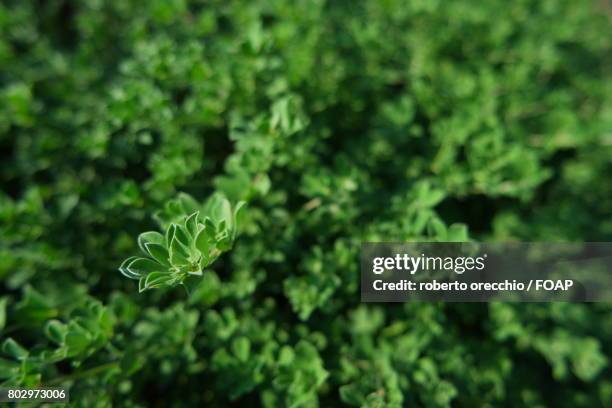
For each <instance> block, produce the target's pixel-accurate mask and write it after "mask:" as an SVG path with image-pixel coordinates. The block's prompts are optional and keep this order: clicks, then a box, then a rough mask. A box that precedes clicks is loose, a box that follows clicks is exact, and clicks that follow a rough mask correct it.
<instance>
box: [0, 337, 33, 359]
mask: <svg viewBox="0 0 612 408" xmlns="http://www.w3.org/2000/svg"><path fill="white" fill-rule="evenodd" d="M2 351H3V352H5V353H6V354H8V355H10V356H11V357H13V358H15V359H17V360H23V359H25V358H26V357H27V356H28V350H26V349H25V348H23V347H22V346H21V345H20V344H19V343H17V342H16V341H15V340H13V339H12V338H11V337H9V338H8V339H6V340H4V343H2Z"/></svg>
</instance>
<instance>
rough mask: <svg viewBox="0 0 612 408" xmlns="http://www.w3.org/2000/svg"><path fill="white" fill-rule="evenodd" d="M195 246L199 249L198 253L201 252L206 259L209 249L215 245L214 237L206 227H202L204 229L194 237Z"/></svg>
mask: <svg viewBox="0 0 612 408" xmlns="http://www.w3.org/2000/svg"><path fill="white" fill-rule="evenodd" d="M195 246H196V249H197V250H198V251H200V254H202V256H203V257H204V258H206V259H208V256H209V254H210V251H211V250H212V249H213V248H214V246H215V243H214V237H213V236H211V234H210V229H209V228H208V227H204V229H202V230H201V231H200V233H199V234H198V236H197V238H196V241H195Z"/></svg>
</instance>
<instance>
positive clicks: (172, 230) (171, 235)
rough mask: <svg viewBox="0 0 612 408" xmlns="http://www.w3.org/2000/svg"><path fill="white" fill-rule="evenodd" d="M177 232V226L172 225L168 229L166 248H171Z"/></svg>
mask: <svg viewBox="0 0 612 408" xmlns="http://www.w3.org/2000/svg"><path fill="white" fill-rule="evenodd" d="M175 231H176V224H170V226H168V229H167V230H166V247H170V243H171V242H172V238H174V233H175Z"/></svg>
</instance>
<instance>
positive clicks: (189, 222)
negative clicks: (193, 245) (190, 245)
mask: <svg viewBox="0 0 612 408" xmlns="http://www.w3.org/2000/svg"><path fill="white" fill-rule="evenodd" d="M198 215H199V211H196V212H194V213H193V214H191V215H190V216H189V217H187V219H186V220H185V228H186V229H187V232H188V233H189V235H190V236H191V238H195V237H196V236H197V235H198Z"/></svg>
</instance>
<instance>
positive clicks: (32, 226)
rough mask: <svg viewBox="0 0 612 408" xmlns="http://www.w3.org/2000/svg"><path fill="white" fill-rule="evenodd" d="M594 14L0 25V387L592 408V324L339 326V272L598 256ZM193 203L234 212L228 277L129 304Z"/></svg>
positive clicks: (429, 321) (224, 6)
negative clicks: (141, 241)
mask: <svg viewBox="0 0 612 408" xmlns="http://www.w3.org/2000/svg"><path fill="white" fill-rule="evenodd" d="M610 10H611V9H610V7H609V5H608V4H607V3H606V2H604V1H598V0H593V1H587V0H516V1H502V0H492V1H486V2H473V1H468V0H450V1H444V2H442V1H437V0H427V1H426V0H406V1H400V0H372V1H353V2H342V1H331V0H329V1H323V0H311V1H288V0H253V1H248V2H241V1H235V0H224V1H220V0H211V1H203V0H192V1H189V0H150V1H146V2H141V1H132V0H117V1H102V0H83V1H79V2H71V1H68V0H45V1H34V0H20V1H17V0H6V1H3V2H2V3H0V185H1V186H2V193H0V330H1V332H0V336H1V337H2V339H3V340H2V348H1V350H2V355H1V357H0V377H1V378H0V381H2V382H3V383H4V385H21V386H37V385H41V384H42V385H55V386H58V385H62V386H68V387H70V389H71V398H72V401H73V403H74V405H75V406H88V407H107V406H111V405H114V406H121V407H137V406H142V407H145V406H177V407H188V406H210V407H224V406H260V405H261V406H265V407H278V406H289V407H316V406H321V407H330V406H338V405H351V406H364V407H369V408H374V407H400V406H428V407H449V406H461V407H472V406H481V407H489V406H508V407H516V406H529V407H545V406H555V407H563V406H572V407H589V408H591V407H596V406H612V376H611V375H610V374H611V372H612V371H611V368H610V356H611V351H612V314H611V313H610V312H611V311H612V308H611V307H610V305H608V304H567V303H552V304H510V303H508V304H504V303H492V304H437V303H418V304H416V303H415V304H397V305H391V304H386V305H367V306H366V305H362V304H360V302H359V272H358V257H359V243H360V242H362V241H407V240H450V241H463V240H466V239H477V240H497V241H503V240H525V241H529V240H531V241H538V240H543V241H545V240H549V241H610V240H612V217H610V215H611V213H612V179H611V178H610V175H612V139H611V137H612V97H611V96H612V80H611V77H610V72H611V64H610V58H611V57H610V55H611V41H612V28H611V27H612V26H611V23H610V16H611V13H610ZM181 192H184V193H181ZM187 194H189V195H187ZM211 195H212V196H214V195H216V196H219V197H221V196H225V197H226V198H227V199H228V200H229V201H230V202H232V203H237V202H238V201H241V200H244V201H247V202H248V207H247V208H246V209H245V210H244V212H243V214H242V218H243V219H242V220H241V223H240V225H239V237H238V238H237V240H236V243H235V244H234V247H233V249H232V250H231V251H229V252H227V253H225V254H223V255H221V256H220V257H219V259H218V260H217V261H216V262H215V263H214V264H211V265H210V266H209V268H208V269H205V270H203V271H202V276H201V283H200V285H199V286H197V287H196V288H194V289H193V291H191V294H190V295H189V296H188V295H187V294H186V292H185V291H184V290H182V289H181V288H179V287H174V288H163V289H160V290H152V291H146V292H143V293H141V294H138V287H137V285H136V284H135V282H134V281H130V280H128V279H125V278H124V277H123V276H121V274H120V273H119V272H118V271H117V267H118V266H119V265H120V264H121V261H122V260H124V259H125V258H127V257H128V256H130V255H133V254H136V253H138V251H139V249H138V245H137V239H136V237H137V236H138V235H139V234H140V233H141V232H143V231H151V230H160V231H161V229H160V228H158V226H157V224H156V221H157V223H159V225H160V226H161V227H163V228H164V230H165V229H166V228H168V225H170V224H171V223H173V222H182V220H183V218H182V217H183V216H184V215H189V214H191V212H187V210H185V209H184V208H183V210H182V211H184V212H185V213H184V214H182V213H181V212H180V211H178V212H177V208H179V207H180V206H178V207H177V205H176V202H177V201H176V200H178V201H181V200H182V201H184V202H185V203H187V207H189V208H191V209H196V210H197V211H200V217H201V218H200V220H202V221H203V220H204V217H205V216H212V215H211V214H210V213H206V208H207V207H206V206H203V207H202V205H203V204H200V203H204V202H205V201H206V200H207V199H208V197H210V196H211ZM190 196H191V197H193V198H187V197H190ZM181 197H182V198H181ZM172 203H175V204H172ZM179 209H180V208H179Z"/></svg>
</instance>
